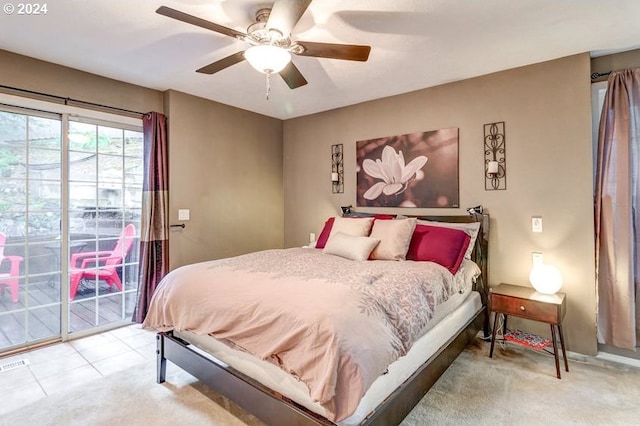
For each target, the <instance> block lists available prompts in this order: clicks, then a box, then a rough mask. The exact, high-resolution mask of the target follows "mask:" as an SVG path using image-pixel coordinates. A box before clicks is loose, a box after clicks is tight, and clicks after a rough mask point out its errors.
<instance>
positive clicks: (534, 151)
mask: <svg viewBox="0 0 640 426" xmlns="http://www.w3.org/2000/svg"><path fill="white" fill-rule="evenodd" d="M589 74H590V59H589V55H588V54H583V55H577V56H571V57H567V58H562V59H558V60H555V61H551V62H546V63H541V64H537V65H532V66H527V67H523V68H518V69H513V70H509V71H504V72H500V73H495V74H491V75H487V76H483V77H479V78H474V79H469V80H465V81H461V82H456V83H451V84H447V85H443V86H438V87H433V88H429V89H424V90H420V91H417V92H412V93H408V94H405V95H400V96H394V97H390V98H386V99H380V100H376V101H372V102H367V103H363V104H359V105H355V106H350V107H346V108H341V109H337V110H333V111H329V112H325V113H320V114H315V115H311V116H306V117H301V118H297V119H292V120H288V121H286V122H285V124H284V181H285V245H286V246H296V245H301V244H304V243H306V242H307V241H308V238H309V232H316V233H318V232H319V231H320V230H321V227H322V224H323V222H324V220H325V219H326V218H327V217H329V216H331V215H335V214H338V212H339V206H341V205H348V204H353V205H355V141H358V140H363V139H370V138H376V137H382V136H389V135H395V134H404V133H410V132H416V131H425V130H436V129H441V128H447V127H458V128H459V129H460V139H459V143H460V146H459V147H460V205H461V207H462V208H464V207H470V206H474V205H476V204H482V205H483V206H484V207H485V208H486V209H487V211H488V212H489V213H490V214H491V227H492V228H491V247H490V256H491V258H490V264H489V268H490V273H489V274H490V277H489V278H490V283H491V284H492V285H496V284H498V283H500V282H510V283H513V284H520V285H528V273H529V269H530V266H531V253H532V252H542V253H543V254H544V259H545V261H546V262H548V263H552V264H555V265H556V266H557V267H558V268H559V269H560V271H561V272H562V274H563V276H564V282H565V283H564V287H563V291H564V292H566V293H567V297H568V313H567V317H566V318H565V323H564V326H565V333H566V338H567V346H568V348H569V350H571V351H575V352H580V353H584V354H595V352H596V333H595V313H596V308H595V306H596V302H595V279H594V276H595V272H594V253H593V247H594V241H593V205H592V199H593V195H592V183H591V182H592V154H591V152H592V151H591V113H590V81H589ZM494 121H505V123H506V152H507V153H506V158H507V190H506V191H485V189H484V181H483V158H484V157H483V142H482V141H483V124H485V123H490V122H494ZM336 143H343V144H344V150H345V153H344V157H345V158H344V161H345V163H344V164H345V193H344V194H332V193H331V183H330V173H331V158H330V147H331V145H332V144H336ZM362 210H364V209H362ZM370 211H393V212H404V213H410V214H463V210H462V209H415V210H414V209H397V210H384V209H380V210H370ZM531 216H542V218H543V231H544V232H542V233H541V234H534V233H532V232H531ZM523 326H524V327H526V328H527V329H530V330H531V331H536V332H542V333H546V334H548V333H547V328H544V327H542V326H535V325H532V324H531V323H527V325H523Z"/></svg>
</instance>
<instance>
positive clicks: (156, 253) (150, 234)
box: [133, 112, 169, 323]
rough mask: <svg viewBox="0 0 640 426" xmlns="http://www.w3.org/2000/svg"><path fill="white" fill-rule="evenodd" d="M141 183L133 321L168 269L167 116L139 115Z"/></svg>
mask: <svg viewBox="0 0 640 426" xmlns="http://www.w3.org/2000/svg"><path fill="white" fill-rule="evenodd" d="M142 127H143V134H144V183H143V187H142V223H141V231H140V254H139V259H140V272H139V280H138V295H137V302H136V306H135V308H134V311H133V321H134V322H138V323H141V322H142V321H144V318H145V317H146V316H147V311H148V309H149V304H150V303H151V297H152V296H153V293H154V291H155V289H156V286H157V285H158V283H159V282H160V280H161V279H162V278H163V277H164V276H165V275H166V274H167V272H168V271H169V222H168V221H169V194H168V190H169V167H168V144H167V118H166V117H165V116H164V115H163V114H161V113H159V112H150V113H148V114H145V115H144V116H143V118H142Z"/></svg>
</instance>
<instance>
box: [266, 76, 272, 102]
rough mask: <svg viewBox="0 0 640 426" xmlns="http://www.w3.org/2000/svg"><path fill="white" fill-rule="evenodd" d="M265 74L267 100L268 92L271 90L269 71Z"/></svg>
mask: <svg viewBox="0 0 640 426" xmlns="http://www.w3.org/2000/svg"><path fill="white" fill-rule="evenodd" d="M265 75H266V76H267V100H269V92H270V91H271V73H270V72H266V73H265Z"/></svg>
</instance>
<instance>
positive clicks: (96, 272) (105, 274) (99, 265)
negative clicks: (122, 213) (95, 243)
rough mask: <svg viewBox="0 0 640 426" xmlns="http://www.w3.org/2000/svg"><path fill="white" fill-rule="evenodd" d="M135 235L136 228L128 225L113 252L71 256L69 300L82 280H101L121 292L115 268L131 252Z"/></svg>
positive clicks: (84, 253)
mask: <svg viewBox="0 0 640 426" xmlns="http://www.w3.org/2000/svg"><path fill="white" fill-rule="evenodd" d="M135 233H136V228H135V227H134V226H133V225H132V224H130V225H127V226H125V228H124V229H123V230H122V232H121V233H120V238H119V239H118V243H117V244H116V246H115V247H114V249H113V250H111V251H95V252H81V253H74V254H72V255H71V261H70V265H69V281H70V284H69V298H71V299H73V298H75V297H76V293H77V292H78V286H79V285H80V282H81V281H82V280H84V279H93V280H102V281H105V282H106V283H107V284H109V286H114V285H115V286H116V287H117V288H118V290H122V282H121V281H120V276H119V275H118V270H117V268H118V267H119V266H120V265H121V264H122V263H123V262H124V259H125V258H126V257H127V254H128V253H129V250H131V246H132V245H133V239H134V236H135ZM78 262H80V265H78Z"/></svg>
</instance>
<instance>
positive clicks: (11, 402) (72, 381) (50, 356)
mask: <svg viewBox="0 0 640 426" xmlns="http://www.w3.org/2000/svg"><path fill="white" fill-rule="evenodd" d="M155 350H156V339H155V333H154V332H150V331H146V330H143V329H142V328H141V327H140V325H139V324H133V325H130V326H127V327H123V328H118V329H116V330H112V331H108V332H105V333H101V334H97V335H94V336H90V337H85V338H82V339H78V340H73V341H69V342H65V343H57V344H55V345H51V346H48V347H45V348H41V349H35V350H33V351H30V352H25V353H21V354H18V355H13V356H10V357H5V358H0V364H6V363H9V362H12V361H18V360H21V359H25V358H26V359H27V360H28V361H29V365H28V366H23V367H18V368H14V369H12V370H7V371H3V372H0V389H2V404H0V416H2V415H3V414H5V413H8V412H9V411H13V410H15V409H16V408H19V407H21V406H24V405H27V404H30V403H32V402H35V401H37V400H39V399H41V398H46V397H47V396H48V395H52V394H54V393H56V392H59V391H61V390H66V389H69V388H70V387H76V386H82V385H85V384H87V382H89V381H92V380H100V379H101V378H103V377H105V376H107V375H109V374H111V373H114V372H116V371H120V370H123V369H125V368H128V367H131V366H132V365H136V364H143V363H145V362H152V363H154V364H155Z"/></svg>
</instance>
